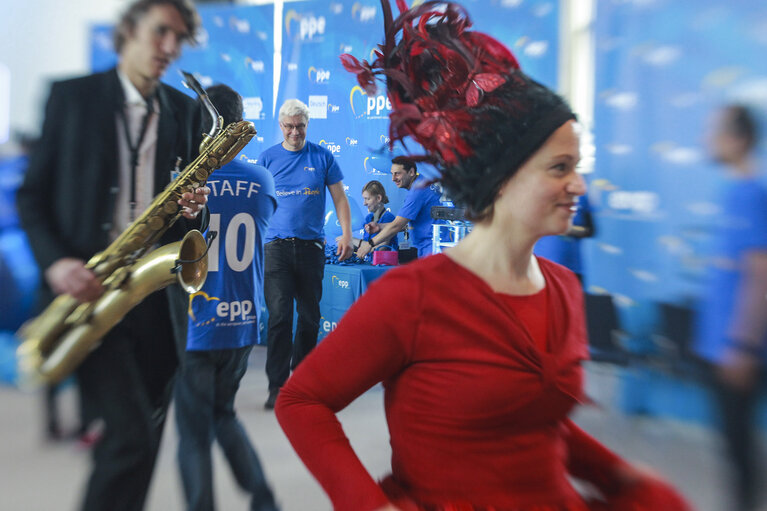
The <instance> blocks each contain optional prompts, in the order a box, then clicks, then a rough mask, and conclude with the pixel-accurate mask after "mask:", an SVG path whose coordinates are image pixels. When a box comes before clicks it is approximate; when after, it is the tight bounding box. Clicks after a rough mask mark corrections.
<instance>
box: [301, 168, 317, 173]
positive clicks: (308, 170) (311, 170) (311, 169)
mask: <svg viewBox="0 0 767 511" xmlns="http://www.w3.org/2000/svg"><path fill="white" fill-rule="evenodd" d="M304 170H306V171H307V172H314V171H315V170H317V169H316V168H314V167H304Z"/></svg>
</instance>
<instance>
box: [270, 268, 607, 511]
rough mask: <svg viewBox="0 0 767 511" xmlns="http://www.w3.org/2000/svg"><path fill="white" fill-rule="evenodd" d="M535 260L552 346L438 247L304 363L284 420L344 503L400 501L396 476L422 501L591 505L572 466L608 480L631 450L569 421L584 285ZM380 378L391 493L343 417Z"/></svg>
mask: <svg viewBox="0 0 767 511" xmlns="http://www.w3.org/2000/svg"><path fill="white" fill-rule="evenodd" d="M538 261H539V264H540V267H541V271H542V272H543V275H544V277H545V280H546V286H547V288H548V289H547V293H548V300H547V303H548V309H547V311H546V315H545V316H546V317H547V318H548V328H547V329H546V332H547V342H546V346H548V349H547V351H541V350H540V349H539V348H538V347H537V346H536V343H535V342H534V340H533V339H532V337H531V335H530V333H529V330H528V328H527V327H526V326H525V324H524V323H523V322H522V321H520V319H519V318H518V317H517V316H516V314H515V312H514V310H512V308H511V307H510V305H509V302H508V300H504V297H503V296H502V295H499V294H497V293H495V292H494V291H493V290H492V289H491V288H490V287H489V286H488V285H487V284H486V283H485V282H484V281H483V280H481V279H480V278H479V277H478V276H476V275H475V274H473V273H471V272H470V271H468V270H467V269H465V268H463V267H462V266H460V265H458V264H456V263H455V262H453V261H452V260H451V259H450V258H448V257H447V256H445V255H436V256H432V257H428V258H426V259H423V260H420V261H418V262H415V263H411V264H409V265H407V266H404V267H401V268H397V269H394V270H392V271H390V272H388V273H387V274H386V275H385V276H383V277H382V278H380V279H379V280H378V281H376V282H375V283H374V284H373V285H372V286H371V287H370V289H369V290H368V291H367V292H366V293H365V294H364V295H363V296H362V297H361V298H360V300H359V301H358V302H357V303H355V304H354V306H352V308H351V309H349V311H348V312H347V313H346V314H345V315H344V317H343V319H342V320H341V322H340V323H339V325H338V328H337V329H336V330H335V331H334V332H332V333H331V334H330V335H329V336H328V337H327V338H326V339H325V340H324V341H323V342H322V343H320V345H319V346H318V347H317V348H316V349H315V351H314V352H313V353H312V354H311V355H310V356H309V357H308V358H306V359H305V360H304V361H303V362H302V364H301V365H300V366H299V368H298V369H297V370H296V372H295V373H294V374H293V376H292V377H291V378H290V380H289V381H288V383H287V385H286V386H285V387H283V389H282V391H281V392H280V396H279V399H278V400H277V407H276V413H277V418H278V420H279V421H280V424H281V426H282V428H283V429H284V431H285V433H286V434H287V436H288V438H289V439H290V441H291V443H292V444H293V447H294V448H295V450H296V452H297V453H298V455H299V456H300V457H301V459H302V460H303V461H304V463H305V464H306V466H307V467H308V468H309V470H310V471H311V472H312V474H313V475H314V476H315V477H316V478H317V480H318V481H319V482H320V484H321V485H322V486H323V488H324V489H325V491H326V492H327V494H328V495H329V497H330V499H331V501H332V502H333V505H334V507H335V509H336V510H339V511H346V510H350V511H366V510H374V509H377V508H379V507H381V506H383V505H385V504H386V503H388V502H390V500H392V499H394V498H395V496H394V495H392V491H391V488H392V487H394V488H396V489H397V492H398V493H403V494H404V495H406V496H407V497H408V498H409V499H412V500H413V501H415V502H416V503H418V505H419V506H420V508H421V509H459V508H461V507H455V506H472V507H466V509H483V510H484V509H487V510H491V509H492V510H495V511H506V510H514V511H519V510H544V509H551V510H584V509H587V508H586V506H585V504H584V503H583V501H582V500H581V498H580V496H579V495H578V494H577V493H576V492H575V490H574V489H573V487H572V486H571V484H570V482H569V480H568V477H567V476H568V474H570V475H573V476H576V477H580V478H584V479H587V480H591V481H592V482H594V483H596V484H598V485H599V486H602V487H607V486H609V485H610V483H611V480H610V479H611V474H612V473H613V472H614V468H615V467H616V466H618V465H619V464H621V463H622V461H621V460H620V459H619V458H618V457H616V456H615V455H614V454H612V453H611V452H609V451H608V450H607V449H605V448H604V447H602V446H601V445H600V444H599V443H598V442H596V441H595V440H594V439H592V438H591V437H589V436H588V435H587V434H585V433H584V432H583V431H581V430H580V429H579V428H578V427H577V426H575V425H574V424H573V423H572V422H571V421H570V420H569V419H567V414H568V412H569V411H570V409H571V408H572V407H573V405H574V404H575V403H576V402H577V401H578V400H579V399H580V398H581V385H582V369H581V361H582V360H584V359H585V358H586V357H587V344H586V332H585V327H584V320H583V299H582V292H581V288H580V285H579V283H578V281H577V279H576V278H575V277H574V276H573V275H572V274H571V273H570V272H569V271H568V270H566V269H564V268H563V267H561V266H558V265H556V264H554V263H551V262H549V261H546V260H544V259H539V260H538ZM381 304H387V306H386V307H385V308H382V307H381ZM382 311H385V312H384V314H385V317H381V314H382ZM371 319H375V321H371ZM371 325H372V326H371ZM378 382H383V385H384V389H385V393H384V396H385V398H384V401H385V409H386V418H387V422H388V426H389V432H390V436H391V446H392V476H391V478H390V479H389V480H388V481H387V483H386V484H385V485H384V486H385V487H386V488H387V490H386V492H388V495H387V493H386V492H385V491H384V490H383V489H382V487H381V486H379V484H378V483H376V481H374V480H373V478H372V477H371V476H370V475H369V474H368V472H367V471H366V470H365V468H364V467H363V465H362V464H361V462H360V461H359V459H358V458H357V456H356V455H355V453H354V452H353V450H352V448H351V446H350V445H349V441H348V439H347V438H346V436H345V435H344V432H343V430H342V428H341V425H340V423H339V422H338V420H337V419H336V416H335V413H336V412H338V411H340V410H341V409H343V408H344V407H346V406H347V405H348V404H349V403H351V402H352V401H353V400H354V399H355V398H356V397H357V396H359V395H360V394H362V393H363V392H365V391H366V390H368V389H369V388H370V387H372V386H373V385H375V384H376V383H378ZM449 506H453V507H452V508H451V507H449ZM461 509H463V508H461Z"/></svg>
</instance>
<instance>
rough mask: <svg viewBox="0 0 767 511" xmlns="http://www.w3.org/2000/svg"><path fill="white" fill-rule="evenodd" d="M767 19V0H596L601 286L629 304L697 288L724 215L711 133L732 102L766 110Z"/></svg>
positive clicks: (590, 257)
mask: <svg viewBox="0 0 767 511" xmlns="http://www.w3.org/2000/svg"><path fill="white" fill-rule="evenodd" d="M765 27H767V4H765V3H764V2H763V1H760V0H748V1H745V0H744V1H742V2H728V3H723V2H719V1H717V0H653V1H647V0H641V1H640V0H629V1H627V0H599V1H598V4H597V22H596V39H595V41H596V98H595V100H596V101H595V130H594V131H595V140H596V146H597V147H596V168H595V173H594V176H593V179H592V182H591V191H590V198H591V199H592V203H593V204H594V206H595V211H596V215H595V223H596V229H597V236H598V237H597V239H596V240H589V241H588V242H587V244H588V249H589V250H588V252H587V254H586V255H587V257H586V263H587V268H586V273H587V284H588V285H589V286H590V287H591V288H592V290H597V291H598V290H604V291H608V292H610V293H612V294H613V295H615V296H617V298H618V303H619V304H623V305H632V304H635V303H637V302H638V301H641V300H647V299H652V300H657V299H663V300H674V301H686V300H690V299H694V298H695V297H696V296H697V295H698V294H699V292H700V289H699V288H700V283H701V277H702V264H701V263H702V261H703V258H705V252H706V246H707V242H708V238H709V236H710V233H711V226H712V225H713V223H714V222H715V221H716V220H717V218H720V217H721V215H722V213H723V212H722V211H720V210H719V207H718V206H717V204H716V202H715V201H714V196H715V193H716V191H717V189H718V187H719V185H720V184H721V183H722V179H723V172H722V168H721V167H719V166H717V165H715V164H714V162H713V161H712V159H711V156H710V152H709V150H708V148H707V143H706V137H707V135H706V134H707V131H708V129H709V126H710V124H711V116H712V113H713V112H714V111H715V110H716V109H717V108H718V107H720V106H721V105H723V104H724V103H727V102H739V103H745V104H747V105H749V106H752V107H755V108H756V109H758V110H759V111H760V113H761V114H762V115H763V114H764V112H765V111H767V109H766V108H765V107H767V61H766V60H765V59H764V57H763V56H764V52H765V48H766V47H767V38H766V37H765V33H767V32H766V31H765Z"/></svg>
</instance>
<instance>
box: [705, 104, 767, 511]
mask: <svg viewBox="0 0 767 511" xmlns="http://www.w3.org/2000/svg"><path fill="white" fill-rule="evenodd" d="M758 140H759V133H758V128H757V122H756V119H755V117H754V115H753V113H752V112H751V111H749V109H748V108H746V107H744V106H740V105H730V106H727V107H725V108H723V109H722V110H721V111H719V112H718V113H717V115H716V118H715V123H714V129H713V133H712V136H711V139H710V149H711V152H712V156H713V157H714V158H715V159H716V161H717V162H719V163H721V164H722V166H723V170H724V172H725V182H724V185H723V186H722V189H721V190H720V199H719V204H720V206H721V207H720V211H721V216H720V218H719V219H718V223H717V225H716V228H715V230H714V234H713V236H712V250H713V251H712V253H711V258H710V260H709V262H708V265H707V268H706V287H705V291H704V295H703V299H702V300H701V304H700V308H699V310H698V313H697V328H696V331H697V334H696V344H695V349H696V351H697V353H698V354H699V355H700V356H702V357H703V358H704V359H705V360H706V361H708V362H709V363H710V365H711V369H712V373H711V374H712V381H713V387H714V391H715V395H716V398H717V403H718V405H719V412H720V418H721V428H722V432H723V434H724V437H725V440H726V442H727V448H728V451H729V457H730V461H731V462H732V468H733V475H734V482H735V485H734V488H735V498H736V499H737V500H736V504H737V507H734V508H733V509H736V510H737V511H751V510H753V509H756V508H757V499H758V493H759V487H760V479H759V474H760V472H759V471H758V469H757V464H758V461H757V460H758V458H759V456H758V454H757V452H756V447H757V442H756V441H755V440H756V437H755V435H756V411H757V404H758V401H759V397H760V395H761V392H760V384H761V382H762V380H763V371H764V357H765V334H766V333H767V301H766V299H765V296H767V189H766V188H765V187H764V185H763V184H762V183H761V182H760V171H759V166H758V164H757V161H756V158H755V154H754V152H755V148H756V146H757V143H758Z"/></svg>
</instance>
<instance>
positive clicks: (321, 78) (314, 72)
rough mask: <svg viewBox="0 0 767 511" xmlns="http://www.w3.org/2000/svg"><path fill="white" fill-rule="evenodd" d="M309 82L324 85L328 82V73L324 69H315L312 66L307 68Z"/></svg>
mask: <svg viewBox="0 0 767 511" xmlns="http://www.w3.org/2000/svg"><path fill="white" fill-rule="evenodd" d="M309 80H310V81H312V82H314V83H326V82H327V81H328V80H330V71H327V70H325V69H317V68H316V67H314V66H312V67H310V68H309Z"/></svg>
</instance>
